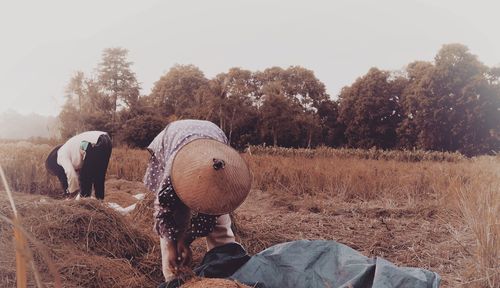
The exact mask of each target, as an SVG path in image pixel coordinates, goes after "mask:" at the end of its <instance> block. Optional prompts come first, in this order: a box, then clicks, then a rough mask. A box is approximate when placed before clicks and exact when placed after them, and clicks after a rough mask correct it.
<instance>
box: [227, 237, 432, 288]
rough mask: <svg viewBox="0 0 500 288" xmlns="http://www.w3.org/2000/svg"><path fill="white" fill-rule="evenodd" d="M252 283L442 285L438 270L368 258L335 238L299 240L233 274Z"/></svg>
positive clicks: (255, 258) (274, 248) (269, 251)
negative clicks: (433, 270) (435, 271)
mask: <svg viewBox="0 0 500 288" xmlns="http://www.w3.org/2000/svg"><path fill="white" fill-rule="evenodd" d="M230 278H231V279H235V280H238V281H239V282H242V283H245V284H247V285H250V286H258V287H262V288H264V287H265V288H273V287H280V288H283V287H330V288H334V287H352V288H357V287H363V288H364V287H373V288H382V287H384V288H385V287H413V288H436V287H439V282H440V277H439V275H438V274H437V273H434V272H431V271H428V270H425V269H419V268H404V267H397V266H395V265H394V264H392V263H390V262H389V261H386V260H384V259H382V258H374V259H373V258H368V257H366V256H363V255H362V254H361V253H359V252H358V251H356V250H354V249H351V248H349V247H348V246H346V245H343V244H340V243H337V242H335V241H321V240H316V241H308V240H299V241H294V242H288V243H283V244H278V245H275V246H272V247H270V248H268V249H266V250H264V251H262V252H260V253H259V254H257V255H255V256H252V257H251V258H250V260H249V261H248V262H246V264H245V265H243V266H242V267H241V268H240V269H238V270H237V271H236V272H235V273H234V274H233V275H231V277H230Z"/></svg>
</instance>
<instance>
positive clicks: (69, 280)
mask: <svg viewBox="0 0 500 288" xmlns="http://www.w3.org/2000/svg"><path fill="white" fill-rule="evenodd" d="M49 151H50V147H49V146H47V145H32V144H29V143H11V144H0V164H1V165H2V166H3V168H4V170H5V171H6V173H7V178H8V181H9V183H10V185H11V186H12V188H13V190H15V191H18V192H24V193H16V197H15V198H16V201H17V203H18V205H19V207H20V213H21V215H22V217H23V219H24V220H23V224H24V227H25V229H26V230H27V231H28V232H29V233H31V234H32V235H33V236H34V237H35V238H36V239H38V242H41V243H42V244H43V245H44V246H46V247H47V250H48V251H49V254H50V255H51V257H52V258H53V259H54V260H55V263H56V266H58V270H59V273H60V274H61V278H62V281H63V283H64V287H78V286H85V287H124V285H126V286H127V287H148V286H154V285H157V284H158V283H159V282H160V281H161V272H160V270H159V269H160V255H159V254H160V253H159V250H158V244H157V242H158V241H157V239H156V237H155V235H154V234H153V232H152V228H151V221H152V219H151V208H150V203H151V201H150V200H151V197H150V196H151V195H149V197H146V199H145V200H143V201H140V202H139V203H138V205H137V208H136V209H135V210H134V212H133V213H131V214H130V215H127V216H122V215H120V214H118V213H116V212H115V211H113V210H111V209H109V208H107V207H104V205H101V204H100V203H99V202H97V201H95V200H86V201H80V202H74V201H64V200H57V199H51V198H47V197H44V196H40V195H38V194H42V195H50V196H52V198H57V195H58V194H57V191H58V189H59V187H58V183H57V182H56V179H55V177H50V176H48V175H47V173H46V172H45V169H44V164H43V163H44V159H45V158H44V157H45V155H46V154H47V153H48V152H49ZM419 155H420V156H419ZM244 157H245V158H246V159H247V161H248V163H249V165H250V166H251V169H252V172H253V175H254V182H253V189H252V192H251V194H250V196H249V198H248V199H247V201H246V202H245V203H244V204H243V205H242V206H241V207H240V208H239V209H238V210H237V211H236V213H235V215H234V219H235V226H236V230H237V234H238V235H239V239H240V241H241V242H242V243H243V245H244V246H245V247H246V248H247V249H248V250H249V252H250V253H252V254H253V253H257V252H259V251H261V250H262V249H264V248H266V247H269V246H271V245H274V244H277V243H281V242H285V241H290V240H296V239H331V240H336V241H338V242H341V243H344V244H346V245H349V246H350V247H352V248H354V249H357V250H359V251H361V252H362V253H363V254H365V255H367V256H370V257H375V256H377V257H383V258H385V259H387V260H389V261H392V262H394V263H395V264H397V265H402V266H413V267H422V268H426V269H429V270H432V271H435V272H438V273H439V274H440V275H441V276H442V278H443V281H442V286H443V287H499V286H500V223H499V222H498V221H499V220H498V219H499V218H500V217H499V216H500V158H499V157H498V156H497V157H486V156H484V157H478V158H472V159H466V158H464V157H461V156H460V155H457V154H447V153H427V152H419V151H407V152H384V151H375V150H373V151H372V150H368V151H363V150H355V151H353V150H347V149H343V150H335V149H330V150H329V149H325V148H323V150H321V149H318V150H316V151H315V150H300V151H299V150H288V149H273V148H271V149H270V148H263V147H253V148H251V149H250V151H249V152H248V153H246V154H245V155H244ZM147 161H148V153H147V152H145V151H140V150H132V149H126V148H117V149H114V150H113V154H112V159H111V162H110V166H109V169H108V179H109V180H108V181H107V184H106V185H107V193H108V195H109V196H110V197H109V198H108V199H107V201H111V200H113V202H119V201H123V203H127V205H128V204H130V203H132V202H130V201H133V200H130V199H131V198H130V194H136V193H144V191H143V190H141V186H140V184H139V183H137V181H140V180H141V179H142V176H143V174H144V169H145V166H146V164H147ZM120 193H122V194H120ZM27 194H32V195H27ZM125 194H127V195H125ZM0 195H1V196H0V214H2V215H5V216H8V217H10V216H11V214H10V210H9V207H8V206H7V202H6V200H5V196H4V193H3V192H2V193H1V194H0ZM120 195H124V196H120ZM120 199H121V200H120ZM124 205H125V204H124ZM0 232H1V234H0V238H1V242H0V243H1V244H0V251H1V253H2V255H4V256H3V257H2V259H1V260H0V283H6V284H7V286H8V287H10V286H13V285H14V282H13V281H14V277H15V271H13V269H14V268H13V267H15V265H13V263H14V251H13V247H14V246H13V244H12V242H11V240H10V239H11V238H12V236H11V234H12V233H11V228H10V225H9V224H8V223H6V222H1V224H0ZM102 242H106V244H105V245H100V244H99V243H102ZM110 243H111V244H110ZM34 250H35V259H36V263H38V265H37V266H38V267H39V269H40V270H41V274H42V275H43V277H42V278H43V280H44V281H45V282H46V283H49V284H50V283H52V282H51V281H52V280H51V279H52V278H51V276H50V273H49V272H48V270H47V268H46V265H44V264H43V260H42V259H41V256H40V254H39V253H37V252H36V250H37V248H36V247H34ZM203 250H204V244H203V241H200V240H197V241H196V242H195V243H194V252H195V262H197V261H198V262H199V261H200V259H201V257H202V255H203ZM49 286H50V285H49Z"/></svg>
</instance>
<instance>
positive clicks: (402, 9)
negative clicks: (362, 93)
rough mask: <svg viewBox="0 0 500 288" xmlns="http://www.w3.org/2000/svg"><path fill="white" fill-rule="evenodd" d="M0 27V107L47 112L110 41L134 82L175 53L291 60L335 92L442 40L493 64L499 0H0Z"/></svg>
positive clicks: (255, 66) (253, 66)
mask: <svg viewBox="0 0 500 288" xmlns="http://www.w3.org/2000/svg"><path fill="white" fill-rule="evenodd" d="M497 3H499V4H497ZM0 37H1V42H0V99H1V101H0V112H3V111H5V110H8V109H13V110H17V111H18V112H21V113H31V112H35V113H39V114H43V115H57V114H58V113H59V110H60V107H61V105H62V103H63V101H64V98H63V94H64V93H63V92H64V87H65V85H66V83H67V82H68V80H69V78H70V77H71V76H72V75H73V73H74V72H75V71H77V70H82V71H84V72H86V73H90V72H92V69H93V68H95V66H96V64H97V63H98V62H99V61H100V55H101V52H102V50H103V49H104V48H107V47H116V46H120V47H124V48H127V49H128V50H129V51H130V53H129V59H130V60H131V61H133V62H134V63H135V64H134V65H133V66H132V68H133V70H134V71H135V72H136V74H137V78H138V80H139V81H140V82H141V83H142V87H143V89H142V94H149V92H150V90H151V87H152V85H153V83H154V82H155V81H156V80H158V79H159V78H160V76H161V75H163V74H164V73H165V72H167V71H168V69H169V68H170V67H171V66H172V65H174V64H175V63H178V64H194V65H196V66H198V67H200V69H201V70H202V71H203V72H204V73H205V75H206V76H207V77H209V78H210V77H213V76H214V75H216V74H217V73H221V72H226V71H227V70H228V69H229V68H230V67H241V68H245V69H250V70H252V71H255V70H262V69H265V68H268V67H271V66H281V67H288V66H290V65H300V66H304V67H306V68H308V69H312V70H314V72H315V73H316V77H318V78H319V79H320V80H321V81H323V83H325V85H326V87H327V90H328V92H329V93H330V95H332V96H336V95H337V94H338V92H339V91H340V89H341V88H342V87H343V86H345V85H349V84H351V83H352V82H353V81H354V80H355V79H356V78H357V77H359V76H361V75H363V74H365V73H366V72H367V71H368V69H369V68H370V67H372V66H376V67H379V68H381V69H391V70H392V69H401V68H403V67H404V65H406V64H408V63H409V62H411V61H414V60H432V58H433V57H434V55H435V54H436V52H437V51H438V50H439V48H440V47H441V45H442V44H445V43H455V42H459V43H463V44H465V45H467V46H468V47H469V48H470V50H471V51H472V52H473V53H474V54H476V55H478V56H479V59H480V60H481V61H483V62H484V63H485V64H487V65H490V66H493V65H500V1H495V0H493V1H484V0H474V1H459V0H442V1H441V0H434V1H432V0H408V1H405V0H393V1H390V0H377V1H375V0H366V1H355V0H354V1H353V0H345V1H334V0H330V1H312V0H307V1H306V0H304V1H285V0H283V1H271V0H262V1H255V0H253V1H250V0H248V1H243V0H211V1H207V0H200V1H187V0H184V1H150V0H147V1H145V0H141V1H139V0H137V1H124V0H113V1H106V0H91V1H89V0H86V1H70V0H60V1H52V0H44V1H35V0H33V1H14V0H11V1H7V0H1V2H0Z"/></svg>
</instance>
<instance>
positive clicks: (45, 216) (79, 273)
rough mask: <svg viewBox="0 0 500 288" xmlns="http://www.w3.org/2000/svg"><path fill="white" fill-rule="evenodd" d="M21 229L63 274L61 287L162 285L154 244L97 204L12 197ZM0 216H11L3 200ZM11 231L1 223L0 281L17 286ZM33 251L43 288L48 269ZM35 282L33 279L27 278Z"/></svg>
mask: <svg viewBox="0 0 500 288" xmlns="http://www.w3.org/2000/svg"><path fill="white" fill-rule="evenodd" d="M15 201H16V204H17V207H18V210H19V213H20V214H21V215H22V216H23V217H22V223H21V224H22V226H23V227H24V229H25V230H27V231H28V232H29V233H30V234H31V235H32V236H33V237H34V238H36V239H37V241H38V242H40V243H43V244H44V245H45V246H46V247H47V249H46V251H48V254H50V256H51V257H52V258H53V260H54V263H56V266H57V268H58V271H59V273H60V275H61V278H62V282H63V287H154V286H156V285H158V284H159V283H160V282H161V281H162V278H163V277H162V274H161V270H160V269H161V267H160V265H159V264H160V263H161V261H160V252H159V251H158V247H157V243H156V242H157V241H156V240H157V239H155V238H154V237H152V235H151V234H148V233H145V232H144V229H142V227H137V226H135V225H134V223H132V222H131V221H130V219H127V218H125V217H123V216H121V215H119V214H118V213H116V212H115V211H113V210H112V209H109V208H107V207H106V206H105V205H103V204H102V203H100V202H98V201H96V200H92V199H89V200H80V201H56V200H52V199H48V198H43V197H33V196H24V195H20V194H17V195H15ZM0 214H2V215H8V216H10V214H11V211H10V207H9V206H8V202H7V200H6V199H5V198H4V197H1V198H0ZM11 229H12V228H11V226H10V225H9V224H8V223H5V222H1V223H0V246H4V247H0V251H2V252H3V254H2V259H1V260H0V261H1V262H0V282H1V283H3V285H5V286H6V287H12V286H15V275H16V272H15V265H14V262H15V257H14V252H15V251H12V250H13V248H10V249H9V246H10V247H14V246H13V244H12V233H11V231H12V230H11ZM33 250H34V256H35V259H36V264H37V265H36V266H37V268H38V270H39V271H40V274H41V277H42V280H43V282H44V283H52V281H53V278H52V276H51V275H50V273H49V271H48V269H47V268H46V267H47V265H46V264H45V263H44V261H43V260H42V257H41V256H40V255H41V254H40V251H37V250H36V249H33ZM30 281H31V283H33V279H30Z"/></svg>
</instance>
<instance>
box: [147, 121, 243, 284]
mask: <svg viewBox="0 0 500 288" xmlns="http://www.w3.org/2000/svg"><path fill="white" fill-rule="evenodd" d="M227 142H228V141H227V138H226V135H225V134H224V132H223V131H222V130H221V129H220V128H219V127H218V126H217V125H215V124H214V123H212V122H209V121H202V120H178V121H174V122H172V123H170V124H169V125H167V127H166V128H165V129H164V130H163V131H162V132H160V133H159V134H158V135H157V136H156V137H155V139H154V140H153V141H152V142H151V144H150V145H149V146H148V148H147V149H148V151H149V152H150V153H151V158H150V160H149V164H148V167H147V170H146V174H145V175H144V184H145V185H146V187H147V188H148V189H149V190H150V191H152V192H154V193H155V195H156V198H155V204H154V206H155V212H154V220H155V224H154V229H155V231H156V232H157V234H158V235H159V236H160V247H161V255H162V271H163V275H164V276H165V280H166V281H167V282H168V281H171V280H173V279H174V278H175V271H176V270H177V269H179V268H181V267H183V266H187V265H189V264H190V261H191V257H192V252H191V248H190V244H191V243H192V242H193V240H194V239H196V238H198V237H205V236H206V241H207V250H210V249H212V248H215V247H218V246H222V245H225V244H228V243H236V241H235V236H234V233H233V231H232V230H231V219H230V217H229V214H228V213H230V212H232V211H234V210H235V209H236V208H237V207H238V206H239V205H240V204H241V203H242V202H243V201H244V200H245V198H246V196H247V195H248V193H249V191H250V185H251V174H250V170H249V169H248V166H247V164H246V162H245V160H244V159H243V158H242V157H241V156H240V155H239V153H238V152H237V151H236V150H234V149H233V148H231V147H230V146H229V145H228V143H227Z"/></svg>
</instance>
